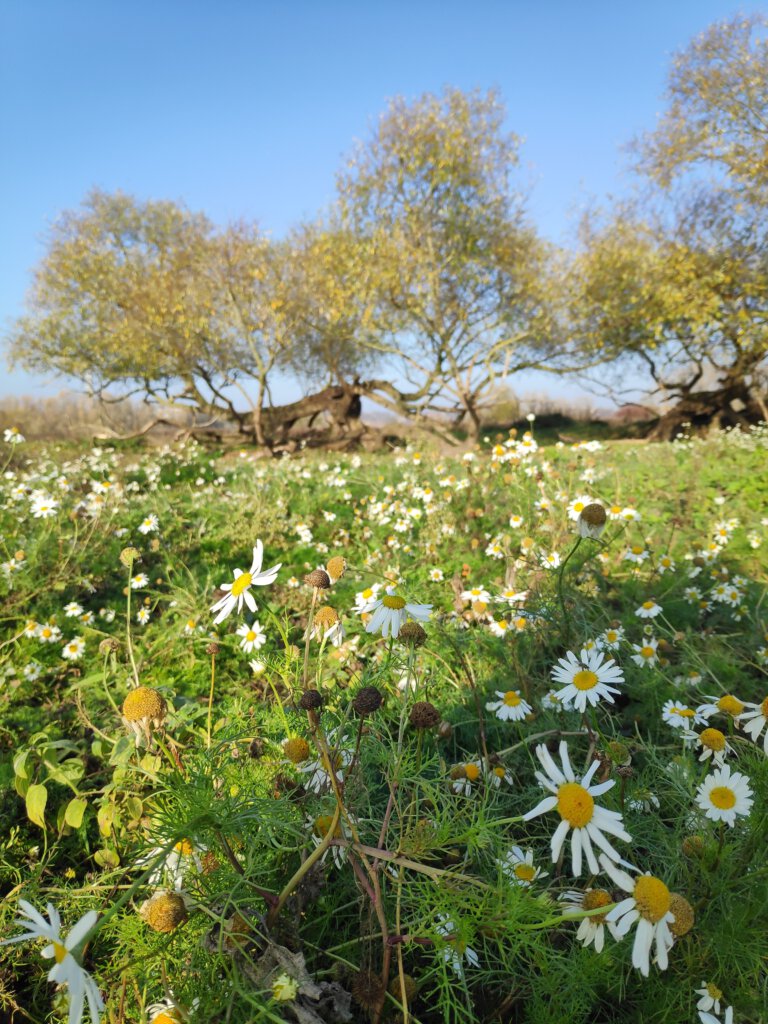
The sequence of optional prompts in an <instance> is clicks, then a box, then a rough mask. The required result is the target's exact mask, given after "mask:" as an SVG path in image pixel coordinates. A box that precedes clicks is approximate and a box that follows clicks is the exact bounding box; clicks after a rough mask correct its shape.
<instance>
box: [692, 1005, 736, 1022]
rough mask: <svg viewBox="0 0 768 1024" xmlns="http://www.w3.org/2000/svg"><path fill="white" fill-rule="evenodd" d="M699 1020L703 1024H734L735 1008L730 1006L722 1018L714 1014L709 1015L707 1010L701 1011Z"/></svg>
mask: <svg viewBox="0 0 768 1024" xmlns="http://www.w3.org/2000/svg"><path fill="white" fill-rule="evenodd" d="M699 1020H700V1021H701V1024H733V1007H732V1006H729V1007H728V1008H727V1009H726V1011H725V1013H724V1014H723V1016H722V1018H720V1017H716V1016H715V1015H714V1013H709V1012H708V1011H707V1010H699Z"/></svg>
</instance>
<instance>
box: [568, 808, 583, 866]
mask: <svg viewBox="0 0 768 1024" xmlns="http://www.w3.org/2000/svg"><path fill="white" fill-rule="evenodd" d="M566 824H567V822H566ZM571 871H572V872H573V877H574V878H578V877H579V875H580V874H581V829H580V828H575V829H574V830H573V835H572V836H571Z"/></svg>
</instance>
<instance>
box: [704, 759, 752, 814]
mask: <svg viewBox="0 0 768 1024" xmlns="http://www.w3.org/2000/svg"><path fill="white" fill-rule="evenodd" d="M696 803H697V805H698V806H699V807H700V808H701V809H702V811H704V812H705V814H706V816H707V817H708V818H709V819H710V820H711V821H724V822H726V824H728V825H730V826H731V827H733V826H734V825H735V824H736V817H737V815H743V816H745V817H746V816H747V815H748V814H749V813H750V811H751V809H752V804H753V803H754V800H753V799H752V790H751V789H750V787H749V779H748V778H747V776H746V775H742V774H741V773H740V772H732V771H731V767H730V765H727V764H724V765H722V766H721V767H720V768H715V769H714V770H713V771H711V772H710V773H709V775H707V777H706V779H704V781H703V782H702V784H701V785H700V786H699V788H698V789H697V790H696Z"/></svg>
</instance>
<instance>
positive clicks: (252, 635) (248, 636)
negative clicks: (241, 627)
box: [245, 629, 256, 643]
mask: <svg viewBox="0 0 768 1024" xmlns="http://www.w3.org/2000/svg"><path fill="white" fill-rule="evenodd" d="M245 639H246V641H247V642H248V643H253V641H254V640H255V639H256V634H255V633H254V632H253V630H252V629H249V630H248V632H247V633H246V634H245Z"/></svg>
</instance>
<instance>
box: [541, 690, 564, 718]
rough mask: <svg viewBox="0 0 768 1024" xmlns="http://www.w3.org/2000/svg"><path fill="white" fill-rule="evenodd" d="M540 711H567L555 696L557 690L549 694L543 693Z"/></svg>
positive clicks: (556, 695)
mask: <svg viewBox="0 0 768 1024" xmlns="http://www.w3.org/2000/svg"><path fill="white" fill-rule="evenodd" d="M540 704H541V708H542V711H557V712H558V713H559V712H561V711H567V710H568V709H567V708H566V707H565V705H564V704H563V702H562V701H561V700H560V697H559V696H558V694H557V690H550V691H549V693H545V694H544V696H543V697H542V698H541V701H540Z"/></svg>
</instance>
